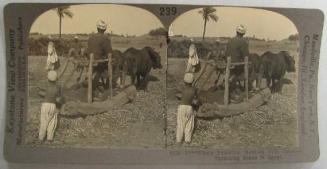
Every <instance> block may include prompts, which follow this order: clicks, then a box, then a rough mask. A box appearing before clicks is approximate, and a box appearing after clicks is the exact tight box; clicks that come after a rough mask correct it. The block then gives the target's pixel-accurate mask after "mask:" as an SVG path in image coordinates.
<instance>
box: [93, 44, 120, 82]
mask: <svg viewBox="0 0 327 169" xmlns="http://www.w3.org/2000/svg"><path fill="white" fill-rule="evenodd" d="M123 64H124V56H123V53H122V52H121V51H119V50H113V51H112V62H111V65H112V81H113V87H116V82H117V80H118V78H121V77H122V72H123ZM94 71H95V73H96V74H99V75H98V76H100V79H101V83H102V86H104V87H105V88H109V78H108V63H102V64H98V65H97V66H96V67H95V68H94ZM105 79H106V80H105Z"/></svg>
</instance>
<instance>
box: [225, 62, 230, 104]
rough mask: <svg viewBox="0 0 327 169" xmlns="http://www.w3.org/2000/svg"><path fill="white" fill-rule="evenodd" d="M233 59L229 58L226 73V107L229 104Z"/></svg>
mask: <svg viewBox="0 0 327 169" xmlns="http://www.w3.org/2000/svg"><path fill="white" fill-rule="evenodd" d="M230 64H231V57H230V56H229V57H227V64H226V72H225V93H224V105H225V106H228V103H229V74H230V69H229V68H230Z"/></svg>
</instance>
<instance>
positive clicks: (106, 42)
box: [87, 20, 112, 93]
mask: <svg viewBox="0 0 327 169" xmlns="http://www.w3.org/2000/svg"><path fill="white" fill-rule="evenodd" d="M106 29H107V24H106V23H105V22H104V21H103V20H100V21H98V23H97V30H98V33H96V34H94V35H92V36H91V37H90V38H89V40H88V49H87V54H88V55H89V54H91V53H93V54H94V60H99V59H107V58H108V54H109V53H112V47H111V41H110V38H109V36H108V35H106V34H105V31H106ZM94 71H95V77H94V85H93V86H94V89H98V90H99V91H100V93H101V92H103V90H104V86H105V85H104V83H105V82H104V77H108V74H107V72H108V62H102V63H98V64H97V66H96V67H94ZM100 80H101V81H102V85H101V83H100ZM107 83H108V82H107Z"/></svg>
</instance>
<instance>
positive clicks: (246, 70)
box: [244, 56, 249, 101]
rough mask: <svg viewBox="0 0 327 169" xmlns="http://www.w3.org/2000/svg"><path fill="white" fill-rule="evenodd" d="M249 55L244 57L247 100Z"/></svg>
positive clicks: (247, 94) (247, 97)
mask: <svg viewBox="0 0 327 169" xmlns="http://www.w3.org/2000/svg"><path fill="white" fill-rule="evenodd" d="M248 62H249V57H248V56H246V57H245V58H244V63H245V65H244V76H245V99H246V101H248V100H249V64H248Z"/></svg>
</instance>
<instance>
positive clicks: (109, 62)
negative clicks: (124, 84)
mask: <svg viewBox="0 0 327 169" xmlns="http://www.w3.org/2000/svg"><path fill="white" fill-rule="evenodd" d="M111 63H112V54H111V53H109V54H108V76H109V88H110V99H112V64H111Z"/></svg>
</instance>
